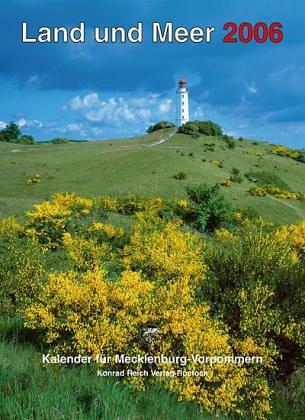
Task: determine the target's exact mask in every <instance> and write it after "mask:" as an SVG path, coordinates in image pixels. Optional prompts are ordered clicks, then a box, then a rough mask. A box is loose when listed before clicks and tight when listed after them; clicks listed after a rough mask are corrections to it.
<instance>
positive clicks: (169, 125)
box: [147, 121, 175, 133]
mask: <svg viewBox="0 0 305 420" xmlns="http://www.w3.org/2000/svg"><path fill="white" fill-rule="evenodd" d="M174 127H175V126H174V124H172V123H171V122H169V121H159V122H158V123H157V124H154V125H151V126H149V127H148V129H147V133H153V132H154V131H158V130H164V129H165V128H174Z"/></svg>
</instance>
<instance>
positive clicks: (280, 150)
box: [272, 146, 300, 159]
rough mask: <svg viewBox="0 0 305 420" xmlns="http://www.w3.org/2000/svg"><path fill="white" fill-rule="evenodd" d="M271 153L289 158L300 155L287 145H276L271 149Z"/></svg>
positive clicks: (296, 157)
mask: <svg viewBox="0 0 305 420" xmlns="http://www.w3.org/2000/svg"><path fill="white" fill-rule="evenodd" d="M272 153H273V154H274V155H279V156H286V157H289V158H291V159H298V157H299V155H300V154H299V152H298V151H297V150H293V149H290V148H289V147H285V146H276V147H275V148H274V149H273V150H272Z"/></svg>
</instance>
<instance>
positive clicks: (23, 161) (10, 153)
mask: <svg viewBox="0 0 305 420" xmlns="http://www.w3.org/2000/svg"><path fill="white" fill-rule="evenodd" d="M167 134H168V132H167V131H166V130H163V131H159V132H155V133H152V134H148V135H145V136H142V137H137V138H131V139H127V140H109V141H96V142H87V143H78V142H75V143H73V142H71V143H67V144H51V143H41V144H36V145H33V146H27V145H20V144H8V143H1V144H0V156H1V160H0V191H1V196H0V216H2V217H3V216H8V215H17V216H21V215H22V214H23V212H24V211H25V210H27V209H30V208H31V207H32V206H33V204H35V203H37V202H39V201H42V200H45V199H46V198H49V197H50V196H51V195H52V194H53V193H55V192H75V193H77V194H82V195H87V196H91V197H96V196H100V195H113V196H117V197H124V196H128V195H131V194H136V195H142V196H161V197H167V198H183V197H185V196H186V192H185V186H186V185H188V184H197V183H201V182H205V183H207V184H215V183H217V182H219V181H221V180H223V179H227V178H229V177H230V175H231V174H232V168H237V169H239V171H240V174H241V176H242V177H243V181H242V182H241V183H234V184H233V185H232V186H231V187H228V188H226V187H223V189H224V191H225V193H226V194H227V196H228V198H229V199H230V200H231V201H232V202H233V203H234V205H235V207H237V208H252V209H254V210H255V211H256V212H257V213H258V214H260V215H262V216H263V217H264V218H266V219H268V220H271V221H273V222H278V223H293V222H296V221H298V220H301V219H304V218H305V203H304V202H300V201H292V200H280V199H276V198H274V197H271V196H266V197H254V196H251V195H250V194H249V189H250V188H251V186H253V183H251V182H250V181H248V180H247V179H246V178H244V174H245V173H247V172H249V171H252V172H268V173H272V174H275V175H277V177H279V178H280V179H281V180H282V181H283V182H284V183H285V184H286V185H287V186H288V187H289V189H290V190H291V191H298V192H301V193H305V182H304V180H305V165H304V164H303V163H301V162H297V161H295V160H293V159H290V158H288V157H282V156H277V155H274V154H272V150H273V148H274V145H272V144H270V143H267V142H255V141H250V140H243V141H236V147H235V148H234V149H229V148H228V147H227V145H226V143H225V142H224V141H222V140H219V139H217V138H213V137H204V136H202V137H199V138H197V139H194V138H192V137H191V136H186V135H183V134H175V135H174V136H173V137H171V138H170V139H169V140H167V141H165V142H164V143H161V144H156V145H153V146H152V144H154V143H158V141H160V140H161V139H162V138H164V137H165V136H166V135H167ZM215 161H218V162H220V165H219V166H220V167H219V166H217V162H216V164H215ZM213 162H214V163H213ZM178 172H184V173H185V174H186V179H185V180H177V179H175V178H174V175H175V174H177V173H178ZM36 174H38V175H39V177H40V182H39V183H36V184H28V180H29V179H31V178H33V177H34V176H35V175H36Z"/></svg>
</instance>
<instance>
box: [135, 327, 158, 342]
mask: <svg viewBox="0 0 305 420" xmlns="http://www.w3.org/2000/svg"><path fill="white" fill-rule="evenodd" d="M159 334H160V329H159V327H157V326H156V325H153V324H147V325H144V326H143V327H142V328H141V330H140V337H141V340H142V341H143V342H144V343H147V344H152V343H154V342H155V341H156V339H157V338H158V337H159Z"/></svg>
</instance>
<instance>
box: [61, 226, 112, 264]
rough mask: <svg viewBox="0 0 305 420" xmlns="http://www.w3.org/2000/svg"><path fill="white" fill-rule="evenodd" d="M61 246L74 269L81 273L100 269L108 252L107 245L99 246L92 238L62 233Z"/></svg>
mask: <svg viewBox="0 0 305 420" xmlns="http://www.w3.org/2000/svg"><path fill="white" fill-rule="evenodd" d="M63 245H64V247H65V248H66V251H67V254H68V255H69V257H70V258H71V260H72V261H73V263H74V265H75V267H76V268H77V269H78V270H81V271H87V270H94V269H96V268H98V267H100V266H101V263H102V260H103V257H105V255H107V251H108V246H107V244H102V245H99V244H97V243H96V241H95V240H94V239H92V238H88V239H87V238H82V237H73V236H72V235H71V234H70V233H64V235H63Z"/></svg>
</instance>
